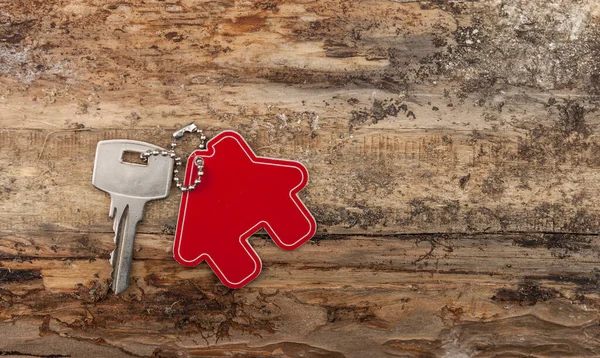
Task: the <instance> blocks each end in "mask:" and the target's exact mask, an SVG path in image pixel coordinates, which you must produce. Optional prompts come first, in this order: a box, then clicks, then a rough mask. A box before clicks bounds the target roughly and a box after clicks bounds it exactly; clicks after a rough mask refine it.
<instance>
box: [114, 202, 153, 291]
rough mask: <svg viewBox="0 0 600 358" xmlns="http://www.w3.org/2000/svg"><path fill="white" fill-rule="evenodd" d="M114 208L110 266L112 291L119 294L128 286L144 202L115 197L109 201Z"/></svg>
mask: <svg viewBox="0 0 600 358" xmlns="http://www.w3.org/2000/svg"><path fill="white" fill-rule="evenodd" d="M111 202H112V204H111V205H113V208H114V211H113V213H114V220H115V224H114V231H115V238H114V240H115V250H114V251H113V252H112V253H111V255H110V264H111V265H112V268H113V271H112V279H113V282H112V290H113V292H114V293H115V294H117V295H118V294H120V293H122V292H124V291H125V290H127V287H128V286H129V271H130V269H131V261H132V260H133V251H134V244H135V232H136V228H137V224H138V223H139V222H140V221H142V218H143V210H144V204H145V203H146V202H145V200H139V199H138V200H135V199H132V198H124V197H115V198H113V199H112V200H111Z"/></svg>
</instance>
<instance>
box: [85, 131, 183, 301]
mask: <svg viewBox="0 0 600 358" xmlns="http://www.w3.org/2000/svg"><path fill="white" fill-rule="evenodd" d="M148 150H153V151H159V152H160V153H163V151H164V149H162V148H160V147H157V146H155V145H152V144H148V143H144V142H138V141H134V140H105V141H101V142H99V143H98V147H97V149H96V161H95V163H94V174H93V176H92V184H93V185H94V186H95V187H96V188H98V189H100V190H102V191H105V192H107V193H109V194H110V199H111V203H110V212H109V216H110V217H111V218H112V219H114V224H113V230H114V232H115V251H113V252H112V254H111V256H110V263H111V265H112V267H113V272H112V279H113V282H112V290H113V291H114V292H115V294H119V293H121V292H123V291H125V290H126V289H127V286H128V284H129V269H130V267H131V260H132V257H133V244H134V240H135V231H136V227H137V223H138V222H140V221H142V219H143V217H144V206H145V204H146V202H148V201H150V200H157V199H164V198H166V197H167V196H168V195H169V189H170V188H171V180H172V178H173V159H171V158H170V157H169V156H165V155H152V156H150V157H149V158H148V162H147V165H142V164H134V163H127V162H124V161H123V154H124V153H125V152H135V153H140V154H141V153H144V152H146V151H148Z"/></svg>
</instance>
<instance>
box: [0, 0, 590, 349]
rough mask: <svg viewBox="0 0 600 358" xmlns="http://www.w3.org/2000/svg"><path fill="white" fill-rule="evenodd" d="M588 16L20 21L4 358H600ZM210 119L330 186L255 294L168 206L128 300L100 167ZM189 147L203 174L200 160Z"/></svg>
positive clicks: (60, 7)
mask: <svg viewBox="0 0 600 358" xmlns="http://www.w3.org/2000/svg"><path fill="white" fill-rule="evenodd" d="M599 26H600V8H599V7H598V5H597V4H596V3H595V2H594V1H591V0H582V1H573V0H557V1H554V2H553V3H552V4H551V5H550V4H548V3H547V2H545V1H542V0H534V1H527V2H524V1H512V2H508V1H495V0H482V1H477V2H442V1H422V2H414V1H391V0H373V1H347V0H320V1H313V0H251V1H238V0H215V1H204V0H202V1H198V0H164V1H163V0H145V1H137V0H135V1H134V0H125V1H123V0H119V1H115V0H108V1H96V0H76V1H63V0H50V1H36V0H19V1H8V0H0V318H1V321H0V355H7V356H11V355H12V356H34V357H40V356H44V357H45V356H58V357H62V356H70V357H80V356H87V357H106V356H114V357H120V356H124V357H129V356H153V357H180V356H188V357H206V356H210V357H216V356H240V357H386V356H401V357H431V356H445V357H470V356H478V357H486V356H536V357H546V356H561V357H564V356H574V357H581V356H597V355H600V343H599V336H600V331H599V329H598V323H599V319H600V296H599V291H598V288H599V285H600V281H599V280H600V275H599V271H598V269H599V266H600V241H599V239H600V235H599V232H600V231H599V228H600V209H599V208H598V206H597V202H598V198H599V197H598V194H597V193H598V189H600V188H599V185H598V184H597V183H599V182H600V181H599V180H598V179H600V173H599V169H600V159H599V158H600V140H599V132H598V129H599V126H600V115H599V112H598V104H599V101H598V99H599V97H598V94H599V93H600V72H599V71H600V70H599V69H598V66H597V59H598V56H599V55H600V46H598V38H599V36H600V29H599ZM191 121H194V122H195V123H196V124H197V125H198V126H199V127H201V128H204V129H205V130H206V132H207V133H208V134H209V135H214V134H216V133H218V132H219V131H221V130H224V129H233V130H237V131H239V132H240V133H241V134H242V135H244V136H245V137H246V138H247V139H248V141H249V143H250V144H251V146H252V148H253V149H254V150H255V151H256V153H257V154H258V155H262V156H274V157H285V158H290V159H294V160H299V161H301V162H302V163H304V164H305V165H306V166H307V167H308V168H309V171H310V174H311V178H310V183H309V186H308V187H307V189H306V190H304V191H303V192H302V199H303V200H304V201H305V203H306V204H307V206H308V207H309V208H310V210H311V211H312V212H313V213H314V215H315V217H316V219H317V222H318V224H319V227H318V232H317V235H316V237H315V238H314V239H313V240H311V242H309V243H307V244H306V245H304V246H303V247H301V248H300V249H299V250H297V251H294V252H283V251H281V250H279V249H278V248H276V246H275V245H274V244H273V243H272V242H271V240H270V239H268V237H267V236H266V234H264V233H258V234H257V235H255V236H254V237H253V238H252V239H251V243H252V245H253V246H254V247H255V248H256V250H257V251H258V253H259V255H260V257H261V259H262V261H263V266H264V271H263V273H262V274H261V276H260V277H259V278H258V279H257V280H256V281H254V282H253V283H251V284H250V285H249V286H247V287H245V288H243V289H240V290H234V291H232V290H228V289H226V288H225V287H223V286H222V285H221V284H220V283H219V282H218V280H217V278H216V277H215V275H214V274H213V273H212V272H211V271H210V270H209V268H208V267H207V266H206V265H200V266H198V267H195V268H192V269H190V268H184V267H181V266H180V265H178V264H176V262H175V261H174V260H173V259H172V254H171V250H172V240H173V234H174V227H175V224H176V220H177V217H176V215H177V214H176V213H177V208H178V205H179V196H178V193H177V191H176V190H173V191H172V193H171V196H170V197H169V198H168V199H167V200H164V201H158V202H152V203H149V204H148V205H147V207H146V214H145V220H144V222H143V223H142V224H141V225H140V226H139V227H138V236H137V239H136V251H135V256H134V263H133V267H132V283H131V287H130V289H129V290H128V291H127V292H126V293H125V294H123V295H121V296H118V297H117V296H114V295H113V294H112V293H111V292H110V291H109V290H108V288H109V280H110V265H109V263H108V257H109V254H110V252H111V250H112V249H113V247H112V231H111V230H112V226H111V225H112V223H111V222H110V220H109V218H108V206H109V198H108V197H107V196H106V195H105V194H103V193H102V192H100V191H98V190H96V189H94V188H93V187H92V186H91V183H90V180H91V172H92V168H93V158H94V152H95V147H96V144H97V142H98V141H100V140H103V139H115V138H130V139H138V140H143V141H148V142H151V143H155V144H157V145H162V146H166V145H168V143H169V142H170V139H169V138H170V134H171V133H172V132H173V131H174V130H175V129H178V128H180V127H181V126H182V125H184V124H187V123H189V122H191ZM192 142H193V141H192V140H187V141H186V143H184V144H183V145H182V148H181V151H182V152H185V151H189V150H191V148H192V147H193V143H192Z"/></svg>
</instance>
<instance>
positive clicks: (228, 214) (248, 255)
mask: <svg viewBox="0 0 600 358" xmlns="http://www.w3.org/2000/svg"><path fill="white" fill-rule="evenodd" d="M196 156H201V157H202V158H203V159H204V168H205V169H204V175H203V177H202V182H201V183H200V184H199V185H198V186H197V187H196V189H194V190H192V191H190V192H186V193H183V196H182V198H181V206H180V209H179V220H178V223H177V232H176V234H175V242H174V246H173V254H174V256H175V260H177V261H178V262H179V263H180V264H182V265H184V266H195V265H198V264H199V263H201V262H202V261H205V260H206V262H207V263H208V264H209V265H210V267H211V268H212V270H213V271H214V272H215V273H216V274H217V276H219V279H220V280H221V282H223V284H224V285H226V286H228V287H231V288H240V287H243V286H244V285H246V284H247V283H249V282H250V281H252V280H253V279H254V278H256V276H258V274H259V273H260V271H261V267H262V263H261V261H260V258H259V257H258V255H257V254H256V252H255V251H254V249H252V247H251V246H250V244H249V243H248V238H249V237H250V236H251V235H252V234H254V233H255V232H256V231H258V230H259V229H261V228H264V229H265V230H266V231H267V233H268V234H269V235H270V236H271V238H272V239H273V241H275V243H276V244H277V246H279V247H280V248H282V249H285V250H294V249H296V248H297V247H299V246H300V245H302V244H303V243H305V242H306V241H308V240H310V238H311V237H312V236H313V235H314V234H315V230H316V226H317V224H316V222H315V219H314V217H313V216H312V215H311V213H310V212H309V211H308V209H307V208H306V207H305V206H304V204H303V203H302V201H301V200H300V199H299V198H298V196H297V194H298V192H299V191H300V190H302V188H304V187H305V186H306V184H307V183H308V171H307V170H306V168H305V167H304V166H303V165H302V164H300V163H298V162H294V161H289V160H280V159H271V158H264V157H257V156H256V155H255V154H254V152H253V151H252V150H251V149H250V147H249V146H248V144H247V143H246V141H244V139H243V138H242V136H241V135H239V134H238V133H236V132H232V131H226V132H222V133H220V134H219V135H217V136H216V137H214V138H212V139H211V140H210V141H209V142H208V143H207V149H206V150H198V151H195V152H194V153H192V155H191V156H190V158H189V159H188V165H187V170H186V175H185V182H184V184H185V185H188V184H189V183H191V182H193V181H194V180H195V179H196V175H197V173H196V166H195V164H194V159H195V158H196Z"/></svg>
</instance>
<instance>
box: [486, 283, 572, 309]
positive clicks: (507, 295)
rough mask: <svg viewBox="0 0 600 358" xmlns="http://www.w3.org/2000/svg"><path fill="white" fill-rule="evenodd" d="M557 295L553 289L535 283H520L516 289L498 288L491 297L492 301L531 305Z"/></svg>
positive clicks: (558, 294)
mask: <svg viewBox="0 0 600 358" xmlns="http://www.w3.org/2000/svg"><path fill="white" fill-rule="evenodd" d="M559 296H560V293H559V292H558V291H556V290H555V289H551V288H543V287H540V286H538V285H535V284H521V285H519V287H517V288H516V289H510V288H501V289H499V290H498V291H496V294H495V295H494V296H493V297H492V301H496V302H504V303H518V304H519V305H521V306H533V305H535V304H536V303H538V302H545V301H548V300H551V299H554V298H556V297H559Z"/></svg>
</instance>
